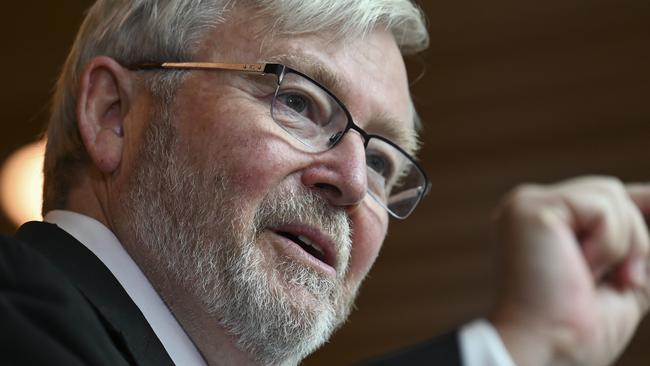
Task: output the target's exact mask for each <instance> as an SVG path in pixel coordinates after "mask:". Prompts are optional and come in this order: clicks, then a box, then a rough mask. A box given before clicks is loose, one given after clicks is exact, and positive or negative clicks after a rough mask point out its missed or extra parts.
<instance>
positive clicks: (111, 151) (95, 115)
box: [77, 57, 133, 174]
mask: <svg viewBox="0 0 650 366" xmlns="http://www.w3.org/2000/svg"><path fill="white" fill-rule="evenodd" d="M132 93H133V89H132V82H131V77H130V75H129V71H128V70H126V69H125V68H123V67H122V66H121V65H120V64H118V63H117V62H116V61H115V60H113V59H111V58H109V57H96V58H93V59H92V60H91V61H90V62H89V63H88V65H87V66H86V68H85V70H84V72H83V74H82V76H81V81H80V85H79V97H78V99H77V123H78V127H79V134H80V135H81V139H82V141H83V143H84V145H85V146H86V151H87V152H88V155H89V156H90V159H91V160H92V161H93V163H94V164H95V166H96V167H97V168H98V169H99V170H100V171H101V172H102V173H106V174H108V173H112V172H114V171H115V170H116V169H117V168H118V167H119V165H120V162H121V160H122V149H123V147H124V121H125V118H126V116H127V114H128V112H129V101H130V98H131V97H132Z"/></svg>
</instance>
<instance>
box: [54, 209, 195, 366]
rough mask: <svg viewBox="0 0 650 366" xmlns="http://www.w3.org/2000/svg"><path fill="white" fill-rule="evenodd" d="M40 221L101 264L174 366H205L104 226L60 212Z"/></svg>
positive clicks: (151, 288) (155, 293) (133, 264)
mask: <svg viewBox="0 0 650 366" xmlns="http://www.w3.org/2000/svg"><path fill="white" fill-rule="evenodd" d="M44 221H46V222H49V223H52V224H56V225H57V226H59V227H60V228H61V229H63V230H65V231H66V232H67V233H68V234H70V235H72V236H73V237H74V238H75V239H77V240H78V241H79V242H80V243H82V244H83V245H84V246H86V248H88V249H89V250H90V251H91V252H93V253H94V254H95V255H96V256H97V258H99V260H100V261H102V263H104V265H105V266H106V267H107V268H108V269H109V270H110V271H111V273H113V276H115V278H116V279H117V281H118V282H119V283H120V285H122V287H123V288H124V290H125V291H126V293H127V294H128V295H129V296H130V297H131V300H133V302H134V303H135V305H136V306H137V307H138V308H139V309H140V311H141V312H142V314H143V315H144V317H145V319H147V322H149V325H150V326H151V328H152V329H153V331H154V333H156V336H158V339H160V342H161V343H162V345H163V347H165V350H166V351H167V353H168V354H169V356H170V357H171V359H172V361H173V362H174V363H175V364H176V365H192V366H193V365H206V362H205V361H204V360H203V357H202V356H201V354H200V353H199V351H198V349H197V348H196V346H194V343H192V341H191V340H190V338H189V337H188V336H187V334H186V333H185V331H184V330H183V328H182V327H181V326H180V324H179V323H178V321H177V320H176V318H174V316H173V315H172V313H171V311H170V310H169V308H168V307H167V306H166V305H165V303H164V302H163V301H162V299H161V298H160V295H158V293H157V292H156V290H154V288H153V286H152V285H151V283H150V282H149V280H148V279H147V277H146V276H145V275H144V273H142V271H141V270H140V268H139V267H138V266H137V264H135V262H134V261H133V259H131V257H130V256H129V254H128V253H127V252H126V250H125V249H124V248H123V247H122V244H120V242H119V240H118V239H117V237H116V236H115V235H114V234H113V233H112V232H111V231H110V230H109V229H108V228H107V227H106V226H104V225H103V224H102V223H100V222H99V221H97V220H95V219H93V218H90V217H88V216H84V215H81V214H78V213H75V212H71V211H63V210H55V211H50V212H48V213H47V214H46V215H45V217H44Z"/></svg>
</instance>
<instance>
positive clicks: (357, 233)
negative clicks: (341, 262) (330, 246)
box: [348, 208, 388, 285]
mask: <svg viewBox="0 0 650 366" xmlns="http://www.w3.org/2000/svg"><path fill="white" fill-rule="evenodd" d="M369 211H370V210H368V209H367V208H363V209H360V210H358V211H357V212H355V213H354V214H353V215H352V222H353V234H352V243H353V244H352V253H351V256H350V267H349V272H348V282H350V283H352V284H355V285H356V284H359V283H361V281H363V279H364V277H365V276H366V274H368V271H370V268H371V267H372V265H373V263H374V262H375V259H377V256H378V255H379V250H380V249H381V245H382V243H383V241H384V238H385V237H386V231H387V226H388V221H387V220H388V219H387V217H384V216H376V215H374V214H372V213H369Z"/></svg>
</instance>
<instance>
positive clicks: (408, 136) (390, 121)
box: [366, 114, 420, 156]
mask: <svg viewBox="0 0 650 366" xmlns="http://www.w3.org/2000/svg"><path fill="white" fill-rule="evenodd" d="M417 118H418V117H417V115H416V116H414V119H417ZM401 125H403V122H402V121H400V120H398V119H397V118H393V117H391V116H389V115H386V114H384V115H381V116H379V118H375V119H373V120H372V121H370V123H369V124H368V127H367V128H366V129H367V132H368V133H370V134H374V135H380V136H382V137H385V138H387V139H389V140H391V141H393V142H394V143H395V144H397V145H398V146H399V147H401V148H402V149H403V150H404V151H406V152H407V153H408V154H409V155H411V156H415V154H416V153H417V150H418V147H419V145H420V143H419V139H418V136H417V132H416V131H415V126H413V127H412V128H400V127H399V126H401Z"/></svg>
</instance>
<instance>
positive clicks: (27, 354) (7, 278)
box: [0, 222, 460, 366]
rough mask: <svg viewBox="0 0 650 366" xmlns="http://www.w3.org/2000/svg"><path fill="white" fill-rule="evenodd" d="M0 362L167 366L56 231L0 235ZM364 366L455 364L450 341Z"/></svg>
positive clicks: (123, 301) (81, 253)
mask: <svg viewBox="0 0 650 366" xmlns="http://www.w3.org/2000/svg"><path fill="white" fill-rule="evenodd" d="M0 362H1V363H2V364H3V365H4V364H8V365H155V366H165V365H173V362H172V361H171V359H170V358H169V355H168V354H167V353H166V351H165V349H164V348H163V346H162V344H161V343H160V340H159V339H158V338H157V337H156V335H155V334H154V332H153V330H152V329H151V327H150V326H149V324H148V323H147V321H146V319H145V318H144V316H143V315H142V313H141V312H140V310H139V309H138V308H137V307H136V305H135V304H134V303H133V301H131V299H130V297H129V296H128V295H127V293H126V292H125V291H124V289H123V288H122V287H121V286H120V284H119V283H118V282H117V280H116V279H115V277H113V275H112V274H111V273H110V271H109V270H108V269H107V268H106V266H104V264H103V263H101V261H100V260H99V259H98V258H97V257H96V256H95V255H94V254H93V253H92V252H91V251H89V250H88V249H87V248H86V247H85V246H84V245H83V244H81V243H79V242H78V241H77V240H76V239H74V238H73V237H72V236H70V235H69V234H68V233H66V232H65V231H63V230H61V229H59V228H58V227H57V226H56V225H52V224H47V223H42V222H30V223H27V224H25V225H23V226H22V227H21V228H20V229H19V230H18V232H17V233H16V236H15V238H11V237H5V236H0ZM368 365H377V366H381V365H460V356H459V350H458V345H457V340H456V335H455V334H450V335H448V336H445V337H441V338H439V339H437V340H435V341H432V342H428V343H426V344H422V345H420V346H416V347H413V348H411V349H408V350H405V351H402V352H399V353H396V354H395V355H392V356H387V357H383V358H381V359H377V360H374V361H371V362H370V363H368Z"/></svg>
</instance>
